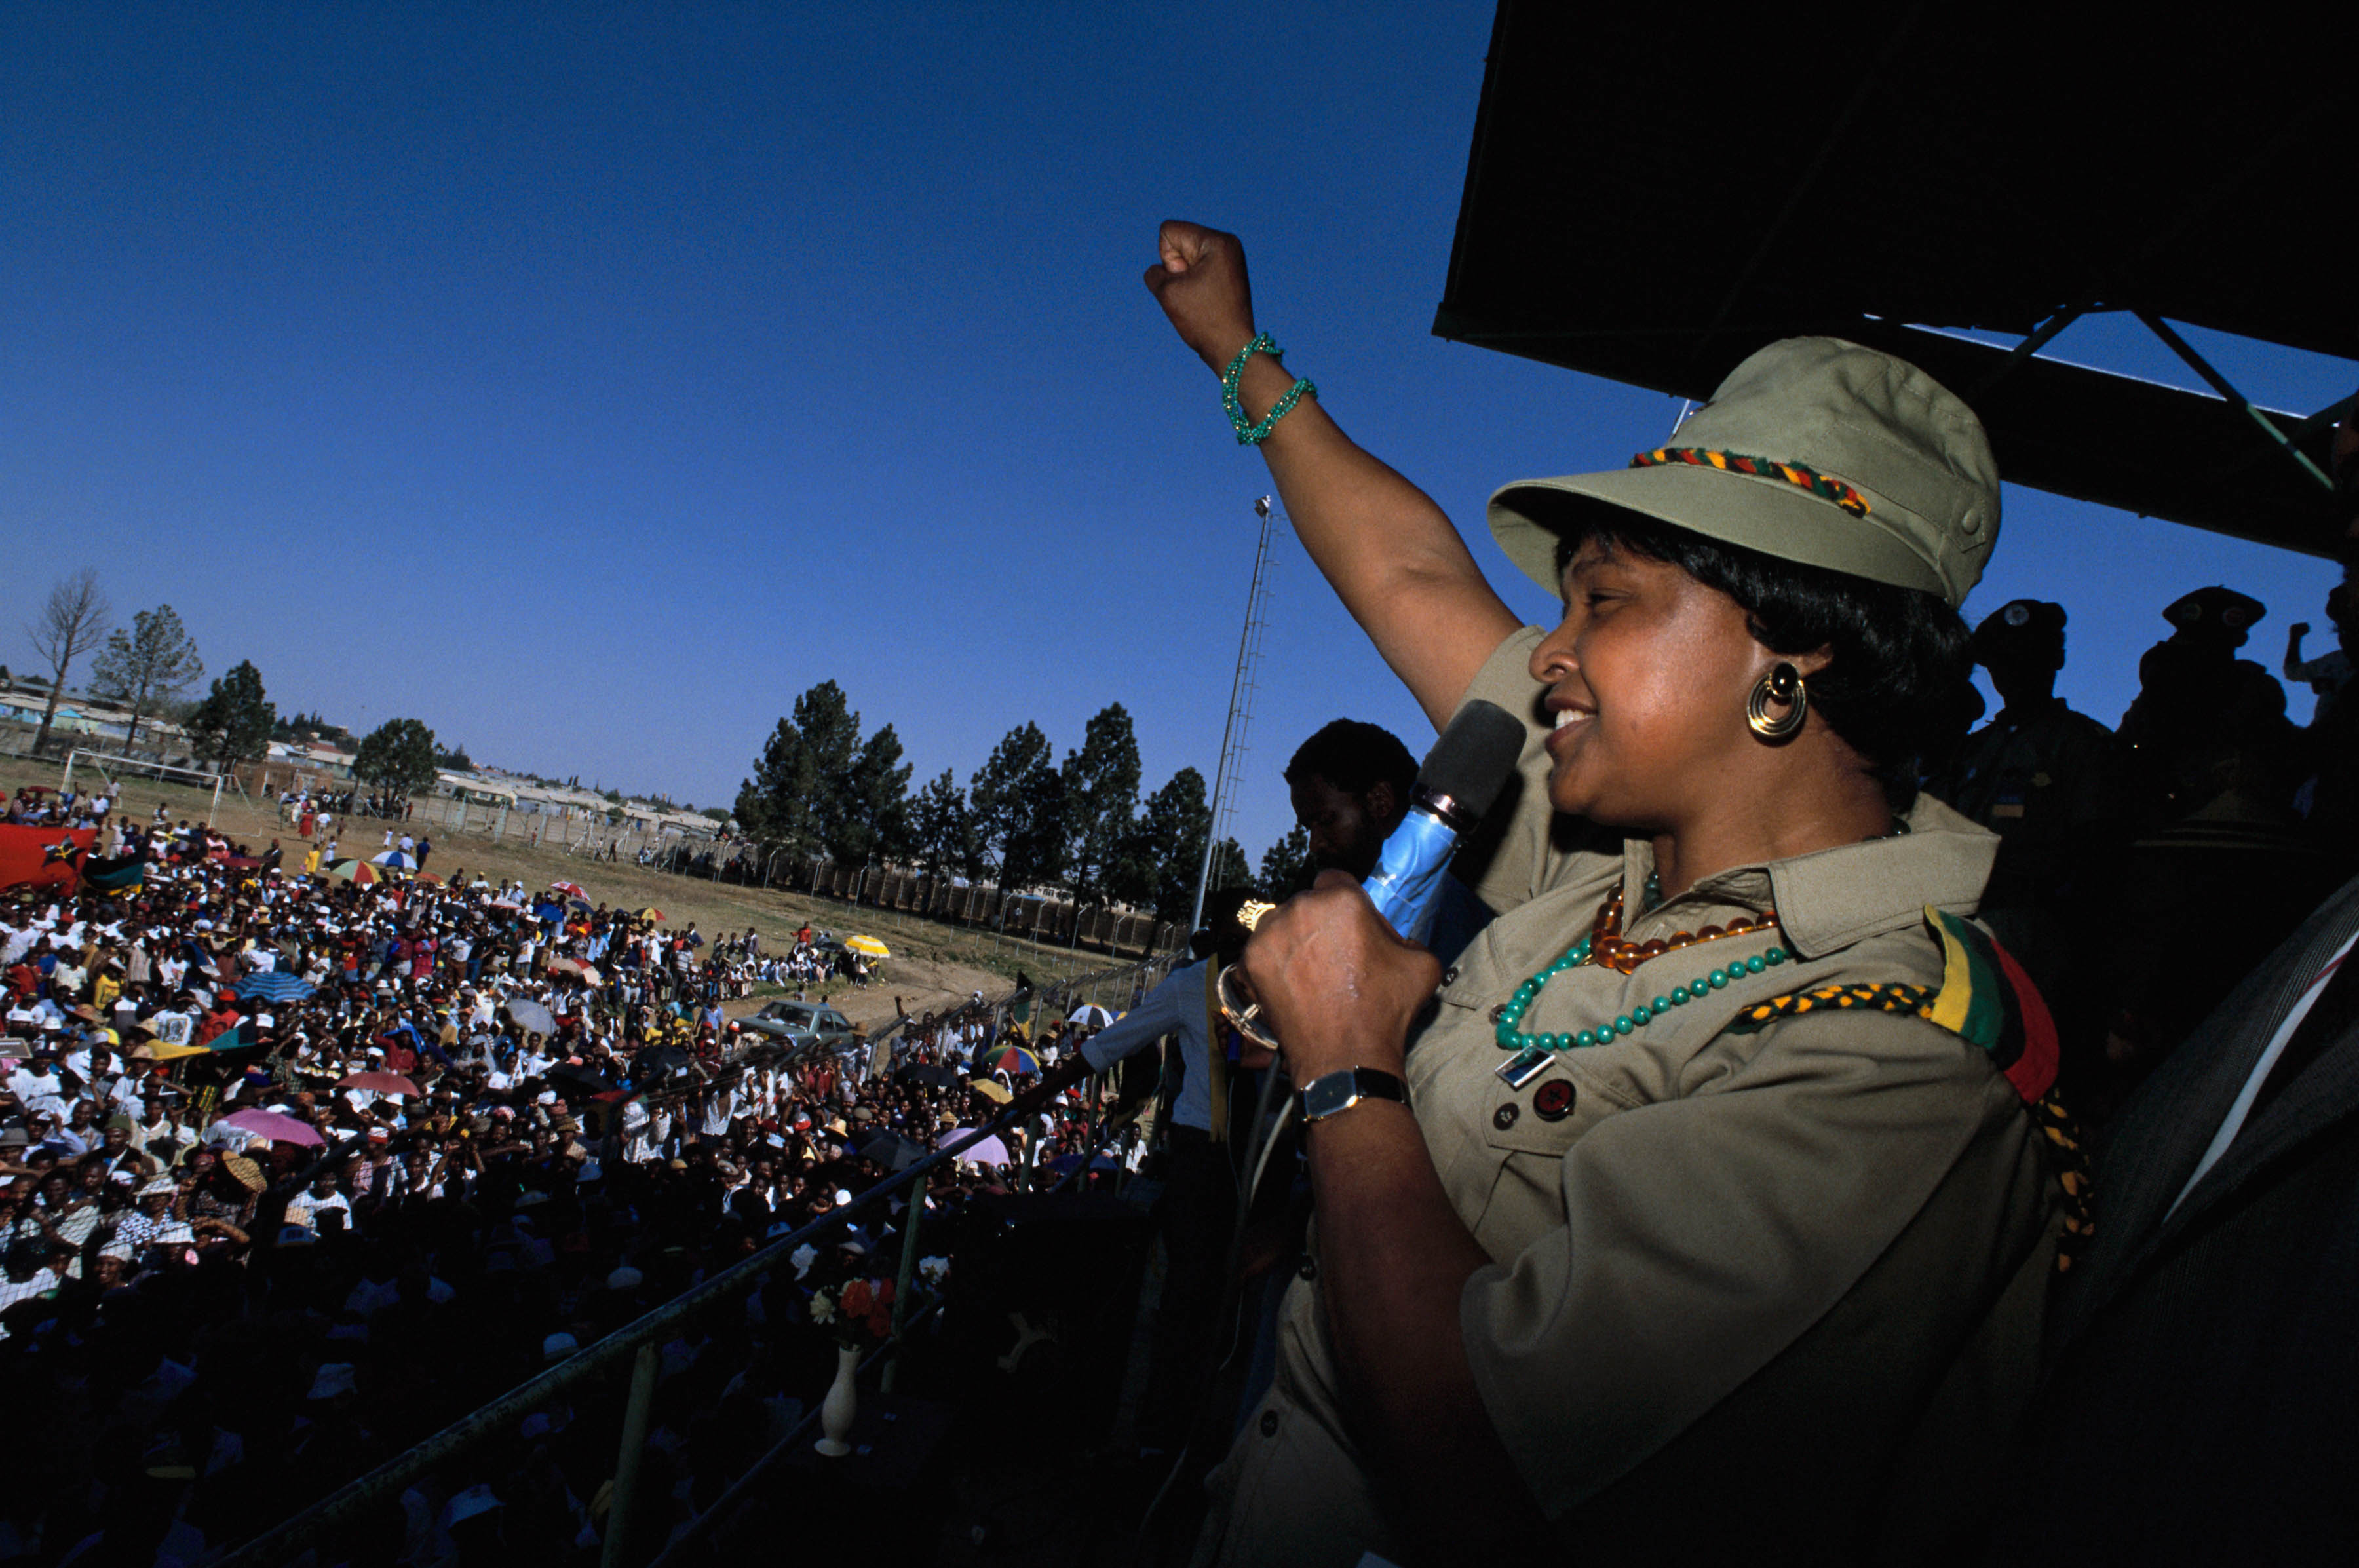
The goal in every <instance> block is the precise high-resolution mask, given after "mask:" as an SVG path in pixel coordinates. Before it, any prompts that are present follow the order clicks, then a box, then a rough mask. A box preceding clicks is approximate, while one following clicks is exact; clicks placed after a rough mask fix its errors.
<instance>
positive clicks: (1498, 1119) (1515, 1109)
mask: <svg viewBox="0 0 2359 1568" xmlns="http://www.w3.org/2000/svg"><path fill="white" fill-rule="evenodd" d="M1522 1114H1523V1107H1521V1106H1520V1105H1517V1104H1516V1102H1515V1101H1513V1100H1509V1101H1508V1102H1507V1103H1506V1105H1501V1106H1500V1107H1499V1108H1498V1109H1497V1110H1495V1111H1493V1112H1492V1113H1491V1125H1492V1126H1493V1127H1497V1128H1498V1129H1499V1130H1500V1131H1501V1132H1505V1131H1506V1130H1507V1129H1508V1128H1509V1127H1514V1126H1515V1125H1516V1118H1517V1116H1521V1115H1522Z"/></svg>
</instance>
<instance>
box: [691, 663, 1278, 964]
mask: <svg viewBox="0 0 2359 1568" xmlns="http://www.w3.org/2000/svg"><path fill="white" fill-rule="evenodd" d="M911 771H912V767H911V765H910V764H909V763H907V762H905V761H903V760H902V749H901V739H900V736H899V735H897V734H895V733H894V728H893V726H892V725H891V724H881V725H879V726H878V727H877V728H876V729H875V730H873V731H870V732H868V733H866V734H865V735H864V734H863V733H862V729H861V718H860V714H859V713H856V712H855V711H853V708H852V706H851V704H850V702H848V701H847V700H846V699H845V696H844V693H843V688H842V687H840V686H838V685H837V684H836V683H835V682H834V681H821V683H820V684H819V685H816V686H814V687H812V688H811V689H810V691H805V692H804V693H803V694H802V695H801V696H799V697H798V698H796V699H795V704H794V711H793V712H792V713H789V714H788V715H787V716H785V717H783V718H781V719H779V720H778V723H777V728H776V729H775V730H773V731H772V732H771V735H770V738H769V740H768V741H767V743H766V744H765V745H764V746H763V747H762V755H761V756H760V757H756V759H755V761H754V772H753V776H752V777H751V778H749V779H746V780H745V783H744V786H743V787H742V788H741V789H739V790H738V791H737V802H736V818H737V824H738V827H739V829H740V830H741V831H742V832H743V833H745V834H746V836H748V837H750V838H753V839H755V840H756V841H758V842H759V843H761V844H764V845H766V846H767V847H768V848H769V849H771V850H773V851H785V852H788V853H790V854H795V855H810V856H825V857H827V858H829V859H831V860H835V861H839V862H843V863H845V864H850V865H861V864H865V863H867V862H869V861H871V860H874V861H875V862H878V863H880V864H881V863H885V862H896V863H899V864H903V865H913V866H917V867H918V868H919V869H920V870H922V871H924V872H926V873H928V874H929V875H931V876H954V877H966V878H967V879H969V880H970V881H978V882H979V881H984V880H989V881H994V882H996V883H997V884H998V885H999V886H1000V887H1004V888H1006V889H1007V890H1008V891H1010V892H1015V891H1019V890H1022V889H1026V888H1033V887H1057V888H1059V889H1060V890H1062V891H1064V892H1065V893H1067V894H1069V895H1071V897H1072V898H1074V899H1075V900H1076V901H1078V902H1080V903H1083V904H1090V903H1107V902H1114V903H1122V904H1127V905H1130V906H1132V907H1133V908H1136V909H1153V910H1154V911H1155V912H1156V914H1157V916H1158V918H1159V919H1162V920H1186V919H1187V918H1188V917H1189V915H1190V911H1191V909H1193V906H1194V900H1195V894H1196V878H1197V873H1198V870H1199V868H1200V867H1201V864H1202V861H1203V856H1204V843H1205V840H1206V839H1207V838H1208V837H1209V836H1210V835H1211V833H1212V807H1211V803H1210V801H1209V800H1207V799H1206V794H1207V791H1206V789H1205V785H1204V776H1203V775H1202V774H1201V773H1200V772H1198V771H1197V770H1196V769H1195V768H1180V770H1179V771H1178V772H1177V773H1174V774H1173V775H1172V776H1171V778H1170V779H1169V780H1168V781H1166V782H1165V783H1164V784H1163V785H1162V786H1161V787H1160V788H1159V789H1156V790H1154V791H1153V792H1152V793H1149V794H1147V796H1145V797H1144V798H1143V799H1142V798H1141V796H1140V793H1139V788H1140V784H1141V778H1140V767H1139V761H1138V742H1137V738H1136V735H1135V734H1134V732H1133V730H1132V726H1131V721H1130V714H1129V713H1128V711H1126V710H1125V708H1124V707H1123V705H1122V704H1121V703H1119V702H1115V703H1111V704H1109V705H1108V706H1106V707H1105V708H1103V709H1102V710H1101V711H1100V712H1099V713H1097V714H1096V715H1095V716H1094V717H1093V718H1092V719H1091V720H1090V722H1089V724H1087V725H1086V726H1084V728H1083V730H1082V744H1081V745H1080V746H1076V747H1072V748H1071V749H1069V750H1067V751H1066V753H1065V755H1064V757H1063V758H1062V759H1061V760H1060V759H1059V758H1058V757H1057V750H1056V747H1055V746H1053V745H1052V744H1051V743H1050V741H1049V737H1048V736H1047V735H1045V734H1043V733H1042V732H1041V729H1040V726H1039V725H1038V724H1030V723H1027V724H1019V725H1017V726H1016V728H1014V729H1012V730H1009V731H1008V732H1007V734H1006V735H1005V736H1003V737H1002V738H1001V740H1000V742H999V744H998V745H997V746H994V747H993V748H992V752H991V755H990V756H989V757H986V758H984V761H983V763H982V765H981V766H979V767H977V768H975V769H974V770H973V772H972V773H970V774H969V775H968V776H967V780H966V782H965V784H964V785H961V784H960V783H959V781H958V778H957V774H956V772H955V770H954V769H951V768H944V769H943V770H942V772H941V774H940V777H938V778H935V779H930V780H929V781H928V782H927V783H926V784H925V785H924V786H923V787H922V788H920V789H917V790H915V791H914V792H913V791H912V790H911V789H910V788H909V782H910V773H911ZM1309 858H1310V855H1309V846H1308V843H1307V840H1306V839H1305V836H1304V834H1303V833H1302V830H1300V829H1299V828H1297V829H1296V830H1295V831H1294V832H1293V833H1289V834H1288V835H1287V836H1286V837H1285V838H1283V839H1281V840H1279V841H1278V843H1277V844H1274V845H1272V846H1271V848H1270V850H1269V852H1268V854H1266V855H1264V856H1263V857H1262V866H1261V874H1260V875H1259V876H1258V877H1256V875H1254V873H1253V872H1252V871H1251V870H1250V869H1249V868H1248V866H1247V865H1246V861H1245V850H1244V849H1243V847H1242V846H1240V845H1239V844H1237V842H1236V840H1234V838H1223V840H1221V842H1220V843H1219V844H1216V845H1214V846H1213V851H1212V882H1211V886H1212V887H1234V886H1251V887H1260V888H1261V889H1262V890H1263V891H1264V892H1265V893H1266V894H1267V895H1268V896H1271V897H1273V898H1283V897H1284V896H1286V894H1288V893H1291V892H1293V891H1294V890H1295V889H1296V888H1297V887H1299V886H1300V885H1301V883H1302V882H1303V881H1304V880H1305V877H1306V872H1307V866H1308V864H1309Z"/></svg>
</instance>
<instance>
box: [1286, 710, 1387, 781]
mask: <svg viewBox="0 0 2359 1568" xmlns="http://www.w3.org/2000/svg"><path fill="white" fill-rule="evenodd" d="M1308 779H1325V780H1327V782H1328V783H1330V784H1332V785H1333V786H1334V787H1335V788H1336V789H1341V790H1342V791H1343V793H1345V794H1346V795H1365V794H1366V793H1367V792H1368V791H1369V790H1371V789H1375V787H1376V786H1377V785H1378V784H1380V783H1383V784H1389V785H1391V786H1392V787H1393V793H1394V794H1395V795H1396V796H1397V797H1399V798H1400V799H1401V800H1408V792H1409V789H1411V787H1412V786H1414V785H1415V784H1416V783H1417V758H1416V757H1411V756H1410V755H1409V750H1408V746H1403V745H1402V744H1401V739H1400V736H1398V735H1395V734H1393V732H1392V731H1390V730H1388V729H1386V728H1385V727H1384V726H1383V725H1382V724H1364V723H1362V722H1361V721H1360V720H1358V719H1337V720H1336V721H1335V722H1334V723H1333V724H1327V725H1325V726H1323V727H1322V728H1321V730H1320V731H1319V733H1318V734H1316V735H1312V736H1311V737H1310V739H1309V740H1306V741H1304V742H1303V743H1302V744H1301V745H1300V746H1298V747H1296V748H1295V753H1294V757H1293V758H1292V760H1290V761H1289V762H1288V763H1287V765H1286V781H1287V783H1288V784H1290V785H1291V784H1300V783H1302V782H1304V781H1305V780H1308Z"/></svg>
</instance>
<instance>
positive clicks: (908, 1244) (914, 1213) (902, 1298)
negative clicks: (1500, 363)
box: [883, 1176, 929, 1394]
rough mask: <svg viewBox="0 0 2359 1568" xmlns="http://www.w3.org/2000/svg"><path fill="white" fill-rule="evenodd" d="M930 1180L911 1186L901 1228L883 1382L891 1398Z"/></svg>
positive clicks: (920, 1180)
mask: <svg viewBox="0 0 2359 1568" xmlns="http://www.w3.org/2000/svg"><path fill="white" fill-rule="evenodd" d="M927 1181H929V1178H928V1177H924V1176H920V1177H919V1178H918V1179H917V1180H916V1181H913V1182H911V1183H910V1184H909V1209H908V1214H909V1217H908V1220H906V1221H904V1222H903V1224H902V1226H901V1272H900V1276H899V1278H897V1279H895V1280H894V1282H893V1339H894V1342H895V1344H894V1350H893V1358H892V1359H891V1360H889V1361H887V1362H886V1363H885V1377H884V1379H883V1387H884V1389H885V1392H886V1393H888V1394H889V1393H891V1392H892V1391H893V1385H894V1384H895V1383H897V1382H898V1381H899V1380H900V1378H899V1377H898V1374H899V1372H900V1370H901V1355H902V1352H901V1348H900V1345H899V1341H900V1338H901V1318H902V1314H903V1313H905V1312H908V1309H909V1280H910V1279H911V1278H912V1277H913V1276H914V1275H916V1273H917V1271H918V1231H919V1226H920V1225H921V1224H922V1223H923V1221H924V1219H925V1217H926V1182H927Z"/></svg>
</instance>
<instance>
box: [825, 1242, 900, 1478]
mask: <svg viewBox="0 0 2359 1568" xmlns="http://www.w3.org/2000/svg"><path fill="white" fill-rule="evenodd" d="M810 1320H811V1322H812V1323H817V1324H818V1325H819V1326H820V1327H821V1328H824V1329H827V1330H828V1331H830V1332H831V1333H832V1334H834V1335H835V1347H836V1348H835V1381H834V1382H832V1383H831V1384H829V1385H828V1390H827V1397H826V1398H825V1399H821V1401H820V1407H819V1424H820V1432H821V1437H820V1440H819V1441H818V1442H817V1443H813V1444H812V1445H811V1446H812V1447H814V1448H816V1449H818V1450H819V1451H820V1452H821V1454H826V1455H827V1456H828V1457H829V1458H831V1459H841V1458H843V1456H844V1455H845V1454H849V1453H851V1452H852V1444H851V1443H849V1442H847V1441H846V1439H847V1438H848V1437H849V1435H850V1433H851V1432H852V1418H853V1414H854V1413H855V1412H856V1411H857V1410H858V1409H859V1405H860V1388H859V1382H858V1378H859V1375H860V1357H861V1354H862V1352H864V1351H865V1350H867V1349H869V1348H870V1347H872V1346H874V1345H882V1344H884V1343H885V1341H886V1340H887V1339H888V1338H890V1337H891V1336H892V1334H893V1281H892V1280H890V1279H869V1278H867V1277H865V1276H863V1275H857V1274H855V1275H853V1277H852V1278H850V1279H836V1280H831V1281H828V1282H826V1283H823V1284H821V1285H819V1286H818V1287H816V1288H815V1289H813V1290H812V1291H811V1298H810Z"/></svg>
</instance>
